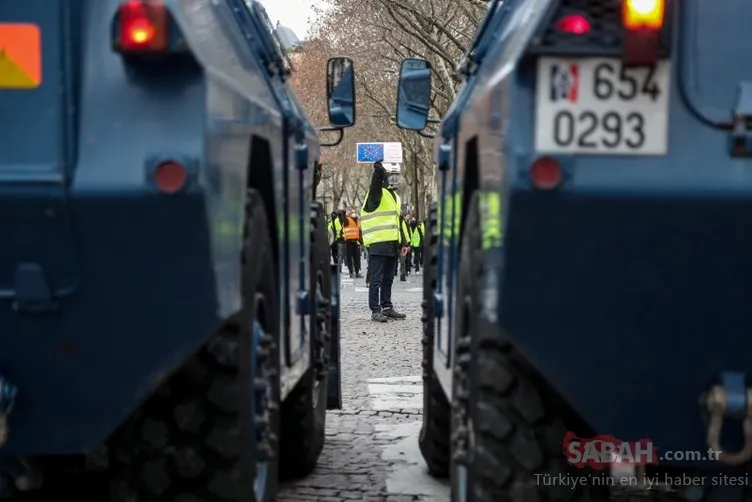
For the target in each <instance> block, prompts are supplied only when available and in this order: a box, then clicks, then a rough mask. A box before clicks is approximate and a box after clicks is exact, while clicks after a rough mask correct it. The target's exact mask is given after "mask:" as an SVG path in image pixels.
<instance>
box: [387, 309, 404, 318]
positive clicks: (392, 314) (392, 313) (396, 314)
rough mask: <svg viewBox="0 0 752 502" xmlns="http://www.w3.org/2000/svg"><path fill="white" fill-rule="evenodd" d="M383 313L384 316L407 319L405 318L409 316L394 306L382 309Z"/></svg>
mask: <svg viewBox="0 0 752 502" xmlns="http://www.w3.org/2000/svg"><path fill="white" fill-rule="evenodd" d="M381 314H382V315H383V316H384V317H388V318H390V319H405V318H407V316H406V315H405V314H403V313H402V312H397V311H396V310H394V309H393V308H392V309H387V310H382V311H381Z"/></svg>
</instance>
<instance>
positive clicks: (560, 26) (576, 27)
mask: <svg viewBox="0 0 752 502" xmlns="http://www.w3.org/2000/svg"><path fill="white" fill-rule="evenodd" d="M555 26H556V29H557V30H559V31H563V32H565V33H571V34H573V35H584V34H585V33H587V32H589V31H590V21H588V19H587V18H586V17H585V16H580V15H579V14H570V15H568V16H564V17H562V18H561V19H559V20H558V21H557V22H556V25H555Z"/></svg>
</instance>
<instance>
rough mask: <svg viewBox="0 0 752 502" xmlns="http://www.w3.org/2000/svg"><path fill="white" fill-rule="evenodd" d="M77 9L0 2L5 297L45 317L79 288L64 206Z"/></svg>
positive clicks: (58, 1) (0, 231)
mask: <svg viewBox="0 0 752 502" xmlns="http://www.w3.org/2000/svg"><path fill="white" fill-rule="evenodd" d="M76 5H77V4H76V2H70V1H65V0H27V1H24V2H0V242H1V243H2V244H1V245H0V296H2V297H3V298H7V299H11V300H13V301H14V302H15V303H16V308H19V309H20V310H25V309H27V308H28V309H35V310H40V309H41V310H46V309H47V308H49V307H51V299H52V298H51V297H50V296H52V297H55V296H61V295H65V294H66V293H69V292H71V291H72V290H73V289H75V285H76V284H77V281H78V269H77V259H76V253H75V242H74V237H73V233H72V231H71V220H70V213H69V207H68V206H67V205H66V203H65V193H66V190H67V184H68V180H69V179H70V176H71V175H72V174H73V167H74V165H75V149H74V146H75V134H74V130H73V127H72V126H71V124H72V113H74V112H73V111H71V110H73V108H74V107H73V106H72V102H71V99H72V96H71V93H70V90H71V89H72V86H71V83H70V81H69V80H68V79H69V78H70V72H69V71H68V69H69V68H70V66H71V65H73V64H75V54H74V52H73V51H72V50H71V47H72V44H73V43H74V42H73V40H74V38H73V37H72V33H71V30H72V28H73V26H72V20H73V19H74V16H73V14H74V13H75V12H74V11H75V9H76ZM48 293H49V294H48Z"/></svg>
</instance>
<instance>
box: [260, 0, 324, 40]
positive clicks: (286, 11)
mask: <svg viewBox="0 0 752 502" xmlns="http://www.w3.org/2000/svg"><path fill="white" fill-rule="evenodd" d="M259 1H260V2H261V5H263V6H264V8H265V9H266V13H267V14H269V19H271V21H272V24H273V25H275V26H276V25H277V21H279V22H280V23H282V24H283V25H284V26H287V27H288V28H290V29H292V31H294V32H295V34H296V35H297V36H298V38H299V39H301V40H305V39H306V38H307V37H308V18H312V17H313V9H312V8H311V4H312V3H313V1H312V0H259Z"/></svg>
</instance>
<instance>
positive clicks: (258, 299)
mask: <svg viewBox="0 0 752 502" xmlns="http://www.w3.org/2000/svg"><path fill="white" fill-rule="evenodd" d="M245 233H246V236H245V239H244V249H243V256H242V261H243V264H242V275H243V277H242V289H243V294H242V296H243V308H242V310H241V312H239V313H238V314H237V316H235V317H233V319H231V320H228V321H227V322H226V323H225V324H223V326H222V327H221V328H219V329H218V330H217V331H216V332H215V333H214V334H212V335H211V337H210V338H209V340H208V341H207V342H206V343H205V344H204V345H203V346H202V347H201V348H200V349H199V351H198V352H197V353H196V354H195V355H194V356H192V357H191V358H190V359H189V360H188V361H187V362H186V363H185V364H184V365H183V366H182V367H181V368H179V369H178V370H177V371H176V372H175V373H174V374H173V375H171V376H170V377H169V378H168V379H167V380H166V381H165V383H164V384H163V385H162V386H161V387H160V388H159V389H158V391H157V392H156V393H155V395H153V396H152V397H151V398H150V399H148V400H147V401H146V402H145V403H144V404H143V405H142V406H141V408H140V409H139V410H138V411H137V413H136V414H135V415H134V416H133V417H131V418H130V419H129V420H128V421H127V422H126V423H125V424H124V425H123V426H122V427H121V428H120V429H119V430H118V431H116V432H115V434H114V435H113V436H112V437H111V439H110V441H109V445H108V446H109V452H110V476H111V499H112V500H113V501H115V502H131V501H133V500H137V501H139V502H151V501H153V502H157V501H159V502H162V501H168V500H169V501H190V502H271V501H273V500H274V499H275V495H276V488H277V476H278V472H277V465H278V460H279V456H278V455H277V452H276V450H277V448H276V446H275V442H276V437H277V436H278V434H279V431H278V428H279V322H278V321H279V314H278V312H279V311H278V297H277V289H276V284H277V277H276V273H275V270H276V266H275V263H274V260H273V256H272V254H273V250H272V244H271V239H270V236H269V226H268V224H267V218H266V214H265V212H264V206H263V204H262V201H261V197H260V196H259V195H258V193H257V192H253V191H252V192H251V193H249V198H248V202H247V205H246V232H245ZM251 241H252V242H251ZM254 340H255V341H254ZM254 343H255V344H256V349H255V350H254ZM259 395H263V396H264V399H263V400H261V399H259ZM259 401H263V402H259ZM254 415H255V416H254ZM257 445H258V447H257ZM264 466H265V468H262V467H264ZM257 473H258V475H259V476H263V477H260V479H258V480H257V479H256V476H257ZM255 481H261V482H263V483H264V488H265V490H263V493H259V494H258V495H260V496H258V497H257V493H256V483H255ZM258 486H261V485H260V484H259V485H258Z"/></svg>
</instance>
